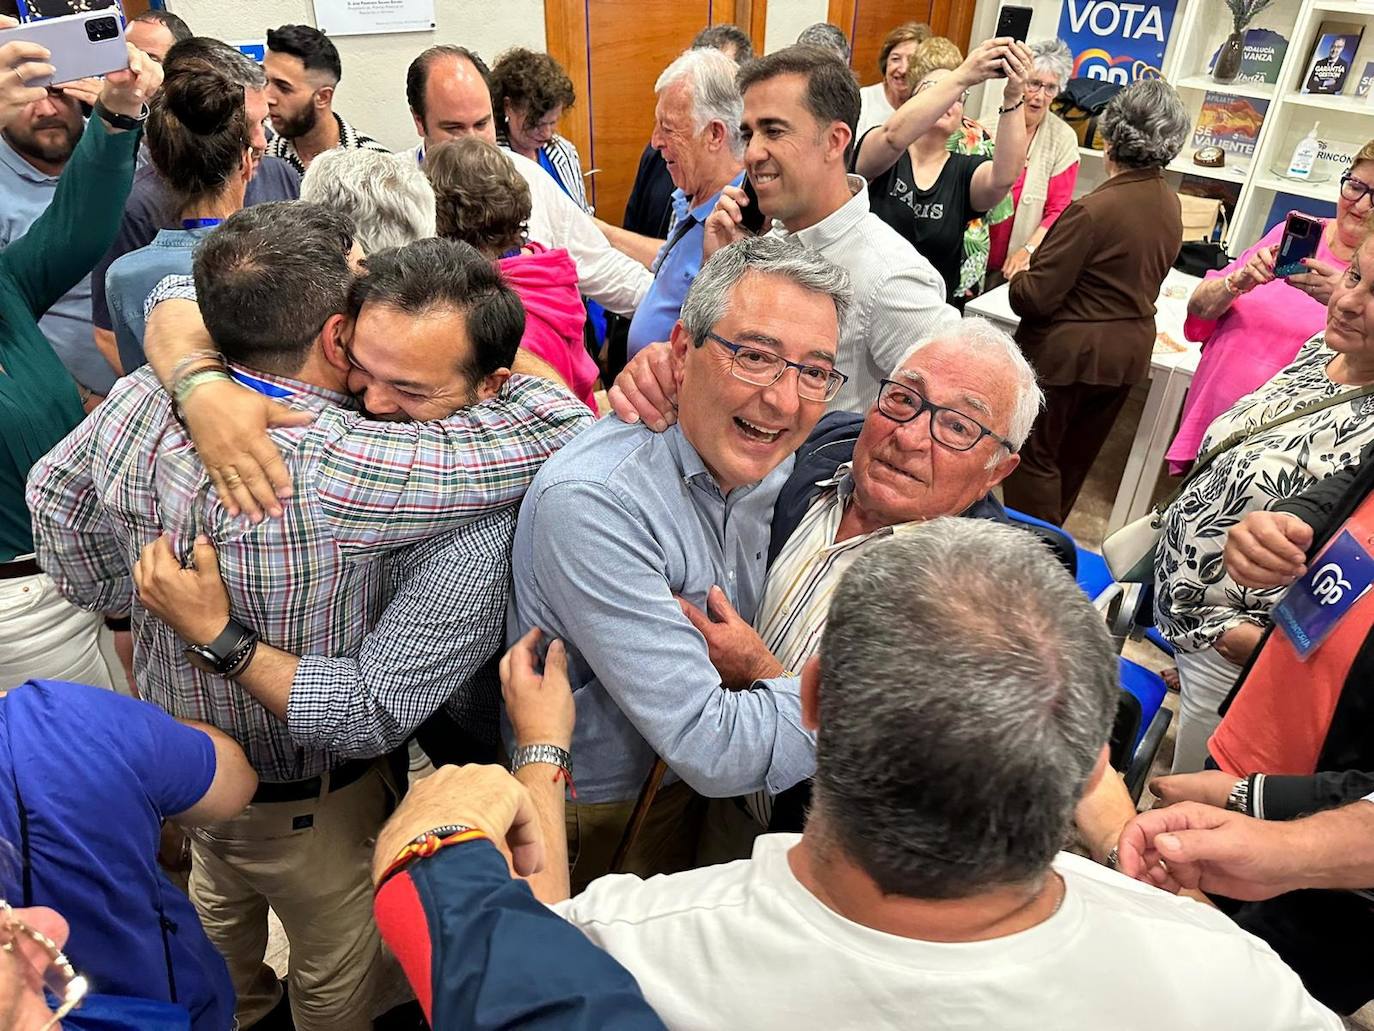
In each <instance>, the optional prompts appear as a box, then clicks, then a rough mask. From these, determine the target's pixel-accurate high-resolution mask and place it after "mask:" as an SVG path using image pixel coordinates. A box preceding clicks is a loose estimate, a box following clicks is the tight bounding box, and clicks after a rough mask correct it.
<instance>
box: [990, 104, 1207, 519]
mask: <svg viewBox="0 0 1374 1031" xmlns="http://www.w3.org/2000/svg"><path fill="white" fill-rule="evenodd" d="M1099 126H1100V129H1101V132H1102V136H1103V139H1104V141H1105V148H1104V154H1103V160H1104V163H1105V165H1106V170H1107V176H1108V178H1107V181H1106V182H1104V183H1103V184H1102V185H1101V186H1099V187H1097V189H1095V190H1093V191H1092V192H1091V193H1089V194H1087V195H1086V196H1084V197H1081V198H1080V199H1078V200H1076V201H1074V202H1073V203H1072V204H1070V205H1069V206H1068V207H1067V208H1066V209H1065V210H1064V213H1063V214H1062V215H1060V216H1059V219H1058V220H1057V221H1056V222H1055V223H1054V225H1053V226H1052V227H1051V228H1050V231H1049V232H1048V233H1047V234H1046V236H1045V242H1044V244H1042V245H1041V247H1040V248H1039V249H1038V250H1037V251H1036V252H1035V254H1034V256H1033V257H1032V258H1031V262H1030V265H1029V267H1028V268H1027V269H1026V271H1024V272H1021V273H1019V274H1018V275H1016V276H1015V277H1013V278H1012V280H1011V307H1012V310H1013V311H1015V312H1016V314H1017V315H1019V316H1020V317H1021V324H1020V326H1019V327H1018V328H1017V331H1016V340H1017V343H1019V344H1020V345H1021V348H1022V350H1024V351H1025V353H1026V357H1027V358H1029V359H1030V361H1031V364H1032V365H1034V366H1035V370H1036V372H1037V373H1038V374H1039V376H1040V383H1041V385H1042V386H1043V387H1044V389H1045V397H1046V407H1045V412H1044V414H1043V415H1042V416H1041V417H1040V419H1039V421H1037V423H1036V425H1035V429H1034V431H1032V433H1031V436H1030V440H1028V441H1027V442H1026V446H1025V448H1023V449H1022V453H1021V465H1020V466H1019V467H1018V468H1017V470H1016V471H1015V472H1014V473H1012V474H1011V476H1010V477H1008V478H1007V480H1006V482H1005V483H1004V484H1003V488H1004V496H1005V499H1006V502H1007V504H1008V505H1009V506H1010V507H1012V508H1015V509H1019V510H1020V511H1022V512H1026V513H1028V514H1030V515H1033V516H1037V517H1039V518H1041V519H1045V520H1048V521H1049V522H1052V523H1055V524H1062V523H1063V522H1064V520H1065V519H1067V518H1068V515H1069V511H1070V510H1071V509H1072V508H1073V505H1074V502H1075V501H1076V500H1077V498H1078V492H1079V491H1080V490H1081V489H1082V487H1083V481H1084V480H1085V479H1086V478H1087V475H1088V470H1089V469H1090V468H1091V467H1092V464H1093V462H1094V461H1095V460H1096V458H1097V453H1098V451H1100V450H1101V448H1102V444H1103V442H1104V441H1105V440H1106V439H1107V434H1108V433H1110V432H1111V428H1112V424H1113V423H1114V422H1115V421H1116V416H1117V413H1118V412H1119V411H1120V410H1121V406H1122V405H1123V404H1125V402H1126V397H1127V395H1129V394H1130V392H1131V387H1132V386H1134V385H1135V384H1136V383H1139V382H1140V381H1141V380H1142V379H1144V378H1145V377H1146V376H1147V375H1148V374H1149V369H1150V353H1151V351H1152V349H1153V347H1154V339H1155V300H1156V298H1158V296H1159V288H1160V284H1161V283H1163V282H1164V277H1165V276H1166V275H1167V274H1168V272H1169V267H1170V266H1171V265H1172V264H1173V263H1174V259H1175V258H1176V257H1178V249H1179V246H1180V245H1181V243H1182V239H1183V220H1182V217H1181V214H1180V211H1179V203H1178V196H1177V195H1176V194H1175V193H1174V191H1173V189H1172V188H1171V187H1170V186H1169V184H1168V183H1167V182H1165V180H1164V166H1165V165H1167V164H1168V163H1169V162H1170V161H1172V160H1173V159H1174V157H1175V156H1176V155H1177V154H1178V152H1179V150H1180V149H1181V148H1182V147H1183V142H1184V140H1186V139H1187V138H1188V133H1189V131H1190V130H1191V122H1190V120H1189V118H1188V112H1187V111H1186V110H1184V107H1183V103H1182V101H1180V100H1179V99H1178V94H1176V93H1175V92H1174V91H1173V89H1172V88H1171V87H1170V86H1169V84H1168V83H1166V82H1163V81H1162V80H1160V79H1145V80H1141V81H1139V82H1135V83H1132V84H1131V85H1130V86H1128V87H1126V88H1125V89H1124V90H1122V91H1121V92H1120V93H1119V94H1117V96H1116V97H1115V99H1113V100H1112V102H1111V103H1110V104H1108V105H1107V110H1106V111H1104V112H1103V114H1102V118H1101V121H1100V123H1099Z"/></svg>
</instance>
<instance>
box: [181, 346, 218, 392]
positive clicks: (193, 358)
mask: <svg viewBox="0 0 1374 1031" xmlns="http://www.w3.org/2000/svg"><path fill="white" fill-rule="evenodd" d="M200 362H213V363H214V364H215V365H216V366H218V367H219V368H221V369H223V368H227V366H226V364H225V361H224V355H222V354H220V353H219V352H218V351H192V352H190V353H189V354H186V355H183V356H182V357H181V358H180V359H179V360H178V361H177V363H176V364H175V365H173V366H172V376H171V383H172V389H173V390H175V389H176V384H177V380H179V379H181V377H182V376H184V375H186V374H187V373H188V372H190V371H191V367H192V366H194V365H198V364H199V363H200Z"/></svg>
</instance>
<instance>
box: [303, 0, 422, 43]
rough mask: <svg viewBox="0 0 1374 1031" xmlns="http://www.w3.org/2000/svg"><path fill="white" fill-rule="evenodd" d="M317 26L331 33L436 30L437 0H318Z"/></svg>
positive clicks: (364, 33) (337, 34)
mask: <svg viewBox="0 0 1374 1031" xmlns="http://www.w3.org/2000/svg"><path fill="white" fill-rule="evenodd" d="M315 27H316V28H318V29H319V30H320V31H321V32H323V33H325V34H326V35H329V36H371V35H376V34H378V33H382V32H432V31H433V30H434V0H315Z"/></svg>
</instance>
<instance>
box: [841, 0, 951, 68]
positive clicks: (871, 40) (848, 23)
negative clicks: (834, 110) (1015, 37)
mask: <svg viewBox="0 0 1374 1031" xmlns="http://www.w3.org/2000/svg"><path fill="white" fill-rule="evenodd" d="M973 8H974V0H917V2H915V3H912V2H911V0H830V9H829V13H828V16H827V18H826V20H827V21H829V22H830V23H831V24H832V25H838V26H839V27H840V28H842V29H843V30H844V32H845V35H847V36H848V37H849V39H850V43H851V45H852V46H853V57H852V58H851V60H850V66H851V67H852V68H853V69H854V71H855V72H857V73H858V76H859V82H861V83H862V84H864V85H865V86H866V85H868V84H869V83H871V82H877V81H878V80H879V79H880V78H881V77H882V76H881V75H879V73H878V55H879V54H880V53H881V52H882V49H883V37H884V36H886V35H887V34H888V33H889V32H890V31H891V30H892V29H894V28H896V27H897V26H898V25H900V24H902V23H903V22H908V21H923V22H925V23H926V24H927V25H929V26H930V27H931V29H932V31H933V32H934V34H935V35H937V36H946V37H948V38H949V39H952V40H953V41H954V42H955V43H957V44H959V49H960V50H963V51H964V52H965V53H967V52H968V43H969V32H970V31H971V30H972V28H973Z"/></svg>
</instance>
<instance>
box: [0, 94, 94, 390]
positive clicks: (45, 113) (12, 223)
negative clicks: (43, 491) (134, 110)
mask: <svg viewBox="0 0 1374 1031" xmlns="http://www.w3.org/2000/svg"><path fill="white" fill-rule="evenodd" d="M84 128H85V123H84V121H83V119H82V117H81V105H80V103H79V102H78V101H77V99H76V98H75V97H73V96H69V95H67V94H65V93H63V92H62V90H61V89H57V88H53V89H49V90H48V95H47V96H46V97H44V98H43V99H42V100H38V101H35V102H34V103H32V104H30V105H29V106H28V107H26V108H24V110H23V112H21V113H20V115H19V117H18V118H16V119H15V120H14V121H12V122H11V123H10V124H9V125H7V126H6V127H5V128H4V130H3V131H0V248H4V247H8V246H9V245H10V244H11V243H13V242H14V241H15V240H18V239H19V238H20V237H21V236H23V235H24V234H25V233H27V232H28V231H29V227H30V226H31V225H33V223H34V222H35V221H36V220H37V219H38V216H39V215H41V214H43V212H45V211H47V210H48V205H49V204H50V203H51V202H52V199H53V194H55V193H56V192H57V181H58V179H59V178H61V176H62V170H63V169H64V168H66V167H67V161H68V160H69V159H70V158H71V156H72V151H74V150H75V149H76V141H77V140H79V139H81V133H82V131H83V129H84ZM38 325H39V328H41V329H42V330H43V335H44V336H45V337H47V338H48V342H49V343H50V344H52V348H53V350H54V351H56V352H57V356H58V357H59V358H60V359H62V364H63V365H64V366H66V368H67V371H68V372H69V373H71V376H72V379H74V380H76V382H77V385H78V386H79V387H80V388H81V396H82V400H83V401H90V400H91V399H92V397H93V396H94V395H99V396H103V395H105V394H106V393H108V392H109V390H110V387H112V386H113V385H114V381H115V370H114V367H113V366H111V365H110V362H109V361H108V360H107V359H106V358H105V356H104V355H102V354H101V353H100V351H99V350H98V349H97V348H96V346H95V343H94V341H93V339H92V337H91V277H90V276H89V275H88V276H86V277H85V278H83V279H82V280H81V282H79V283H77V284H76V286H74V287H72V288H71V289H70V290H68V291H67V293H66V294H64V295H63V297H62V299H61V300H59V301H58V302H57V303H56V304H54V305H53V306H52V307H51V308H49V309H48V313H47V314H46V315H45V316H43V318H42V319H41V320H40V321H39V323H38Z"/></svg>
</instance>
